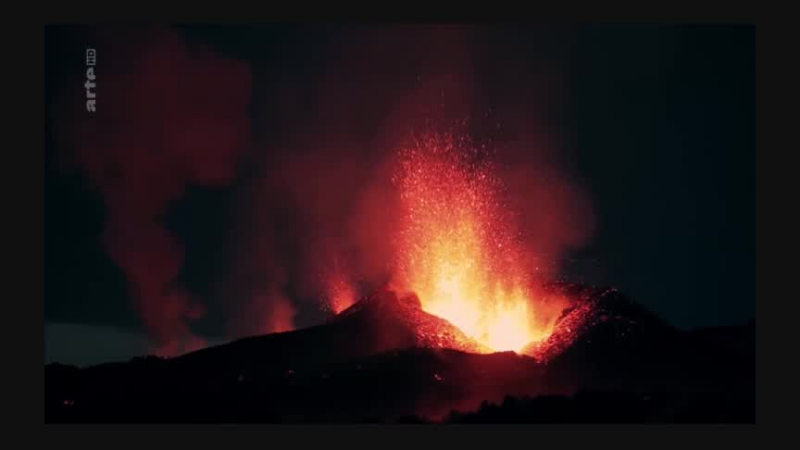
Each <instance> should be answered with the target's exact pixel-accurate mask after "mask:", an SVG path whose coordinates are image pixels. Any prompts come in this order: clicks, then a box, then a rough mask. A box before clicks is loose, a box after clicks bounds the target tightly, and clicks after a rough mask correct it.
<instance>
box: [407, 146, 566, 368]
mask: <svg viewBox="0 0 800 450" xmlns="http://www.w3.org/2000/svg"><path fill="white" fill-rule="evenodd" d="M487 157H488V155H487V154H486V152H485V151H483V150H482V149H479V148H476V147H475V146H472V145H470V144H469V143H468V142H466V141H465V140H458V139H456V138H454V137H452V136H449V135H429V136H426V137H425V138H424V139H423V140H422V141H416V145H415V146H413V147H410V148H406V149H403V150H401V151H400V153H399V161H398V165H397V170H396V173H395V174H394V178H393V182H394V183H395V185H396V186H397V187H398V189H399V192H400V199H401V207H402V209H403V212H402V223H401V226H400V231H399V233H398V235H397V236H396V239H395V242H394V244H395V249H396V250H395V251H396V258H397V261H396V274H395V278H394V281H393V283H392V284H393V285H394V286H395V288H396V289H398V290H399V291H402V292H414V293H416V294H417V295H418V297H419V299H420V302H421V304H422V309H423V310H424V311H426V312H428V313H430V314H434V315H436V316H439V317H441V318H443V319H446V320H447V321H449V322H450V323H452V324H453V325H455V326H457V327H458V328H460V329H461V330H462V331H463V332H464V333H465V334H467V335H468V336H470V337H471V338H473V339H475V340H476V341H477V342H479V343H481V344H483V345H484V346H486V347H488V348H490V349H491V350H493V351H508V350H511V351H516V352H519V351H520V350H521V349H522V348H523V347H525V346H526V345H529V344H531V343H534V342H538V341H542V340H544V339H546V338H547V337H548V336H549V335H550V333H551V332H552V328H553V324H554V322H555V319H556V318H557V317H558V314H559V313H560V310H556V308H548V307H546V306H545V303H544V302H538V303H537V297H536V294H535V291H536V289H534V282H535V281H536V280H535V278H534V277H533V276H532V275H531V273H530V272H529V271H528V269H529V267H527V266H526V263H525V260H524V252H523V247H522V245H523V241H522V235H521V233H520V232H519V230H518V229H517V228H516V220H515V213H514V211H513V209H512V208H511V207H510V206H509V205H508V204H507V203H506V202H505V201H504V186H503V183H502V180H501V179H500V178H499V177H498V175H497V173H496V170H495V167H494V165H493V163H492V162H491V161H490V160H488V158H487Z"/></svg>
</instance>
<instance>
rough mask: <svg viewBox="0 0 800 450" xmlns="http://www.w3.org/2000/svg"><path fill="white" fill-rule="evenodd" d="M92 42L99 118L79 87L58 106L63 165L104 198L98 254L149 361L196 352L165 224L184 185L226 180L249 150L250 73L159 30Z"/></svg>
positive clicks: (175, 249)
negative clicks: (149, 344)
mask: <svg viewBox="0 0 800 450" xmlns="http://www.w3.org/2000/svg"><path fill="white" fill-rule="evenodd" d="M91 41H92V42H91V45H95V43H96V46H97V48H96V55H97V56H96V58H97V62H96V66H95V67H94V77H95V83H96V87H95V89H94V92H95V95H96V99H97V101H96V110H95V112H88V111H87V110H86V109H84V95H85V93H84V92H83V91H82V90H80V91H77V92H73V93H71V95H68V96H66V97H65V98H64V99H62V100H63V101H62V103H61V106H62V109H61V110H60V111H59V113H60V116H59V117H58V123H59V125H62V126H61V128H60V130H59V131H60V136H61V147H62V148H63V149H64V150H65V155H64V156H65V157H64V161H65V162H67V163H71V164H72V165H73V167H76V168H77V169H79V170H80V171H82V172H83V173H84V174H85V175H86V177H87V178H88V179H89V180H90V181H91V183H93V184H94V185H95V186H96V187H97V188H98V189H99V190H100V191H101V192H102V195H103V198H104V202H105V206H106V222H105V231H104V234H103V238H102V239H103V245H104V247H105V248H106V250H107V253H108V254H109V255H110V257H111V258H112V259H113V260H114V261H115V262H116V263H117V265H118V266H119V267H120V269H121V270H122V271H123V272H124V274H125V277H126V281H127V283H128V285H129V292H130V293H131V296H132V297H133V300H134V307H135V309H136V310H137V311H138V313H139V314H140V316H141V318H142V322H143V324H144V326H145V327H146V329H147V331H148V333H149V335H150V337H151V339H152V341H153V345H154V352H155V353H158V354H163V355H173V354H176V353H181V352H184V351H189V350H193V349H195V348H198V347H201V346H202V345H204V343H203V340H202V339H201V338H200V337H198V336H196V335H195V334H193V333H192V331H191V329H190V322H191V321H192V320H196V319H199V318H201V317H202V316H203V314H204V307H203V304H202V302H200V301H199V300H198V299H195V298H192V297H191V296H190V295H189V293H188V292H187V290H186V289H185V288H184V287H183V286H181V285H180V283H179V282H178V275H179V273H180V271H181V268H182V266H183V263H184V261H183V257H184V251H183V247H182V243H181V242H180V241H179V240H178V239H176V237H175V236H173V234H172V233H171V232H170V230H169V229H167V227H166V226H165V224H164V217H165V214H166V213H167V211H168V208H169V206H170V204H171V203H173V202H176V201H178V200H179V199H180V198H181V197H182V195H183V193H184V190H185V189H186V187H187V186H188V185H190V184H196V185H207V186H222V185H225V184H227V183H230V182H231V181H232V180H233V179H234V177H235V175H236V163H237V160H238V157H239V155H240V153H241V152H242V151H243V150H245V149H246V148H247V147H248V145H249V118H248V115H247V114H248V111H247V106H248V103H249V101H250V82H251V79H250V70H249V68H248V66H247V65H246V64H244V63H242V62H239V61H233V60H229V59H224V58H222V57H220V56H218V55H217V54H215V53H214V52H213V51H211V50H209V49H205V48H196V47H190V46H188V45H187V43H186V42H185V41H184V40H183V39H182V38H181V37H180V36H178V35H176V34H174V33H172V32H170V31H165V30H127V31H121V30H117V31H114V32H113V33H108V34H102V35H100V36H97V39H92V40H91ZM76 58H82V54H81V55H76ZM82 75H83V74H81V76H82ZM76 85H78V86H81V85H82V82H79V83H76Z"/></svg>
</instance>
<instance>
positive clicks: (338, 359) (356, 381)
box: [45, 284, 755, 423]
mask: <svg viewBox="0 0 800 450" xmlns="http://www.w3.org/2000/svg"><path fill="white" fill-rule="evenodd" d="M551 288H552V289H557V290H561V291H562V292H564V293H565V294H566V295H569V296H570V298H573V299H574V305H573V306H572V307H571V308H569V309H567V310H565V311H564V313H563V314H562V316H561V318H560V320H559V322H558V323H557V325H556V328H555V331H554V332H553V334H552V335H551V336H550V338H549V339H548V340H547V341H545V342H544V343H539V344H537V345H530V346H528V347H527V348H525V349H524V350H523V351H522V352H521V354H519V355H518V354H516V353H514V352H504V353H490V352H489V350H488V349H486V348H484V347H483V346H481V345H480V344H479V343H477V342H475V341H474V340H472V339H470V338H469V337H468V336H466V335H464V333H462V332H461V331H460V330H459V329H458V328H456V327H454V326H453V325H451V324H450V323H448V322H447V321H445V320H443V319H441V318H439V317H436V316H433V315H430V314H427V313H425V312H424V311H422V309H421V308H420V303H419V300H418V299H416V297H414V296H413V295H412V296H409V297H405V298H398V297H397V296H396V295H395V294H394V293H392V292H388V291H381V292H378V293H376V294H374V295H372V296H370V297H368V298H365V299H363V300H361V301H359V302H358V303H356V304H355V305H353V306H352V307H350V308H349V309H347V310H345V311H343V312H342V313H340V314H339V315H337V316H335V317H333V318H332V319H331V320H330V321H328V322H327V323H325V324H322V325H319V326H315V327H311V328H306V329H301V330H296V331H292V332H286V333H279V334H271V335H265V336H256V337H251V338H246V339H241V340H238V341H234V342H231V343H228V344H224V345H220V346H217V347H211V348H207V349H204V350H200V351H197V352H194V353H190V354H187V355H184V356H181V357H177V358H173V359H161V358H156V357H146V358H137V359H134V360H132V361H129V362H123V363H111V364H103V365H99V366H93V367H87V368H83V369H78V368H75V367H70V366H63V365H59V364H52V365H48V366H46V367H45V420H46V422H91V423H109V422H112V423H142V422H145V423H163V422H168V423H186V422H189V423H247V422H285V423H309V422H311V423H347V422H360V423H363V422H397V421H411V422H426V421H437V422H442V421H445V422H465V423H475V422H498V421H499V422H607V421H617V422H641V421H653V422H675V421H688V422H752V421H754V414H755V400H754V391H755V353H754V341H755V326H754V325H750V326H746V327H730V328H724V329H708V330H700V331H694V332H682V331H679V330H677V329H674V328H672V327H670V326H668V325H667V324H665V323H663V322H662V321H661V320H659V319H658V318H657V317H655V316H654V315H652V314H651V313H649V312H648V311H646V310H644V309H643V308H641V307H640V306H639V305H637V304H636V303H635V302H633V301H631V300H630V299H628V298H626V297H625V296H623V295H622V294H620V293H619V292H617V291H615V290H613V289H601V288H593V287H585V286H576V285H568V284H560V285H553V286H551ZM733 344H736V345H733ZM495 403H496V405H495ZM457 411H460V412H457ZM469 411H474V412H472V413H470V412H469Z"/></svg>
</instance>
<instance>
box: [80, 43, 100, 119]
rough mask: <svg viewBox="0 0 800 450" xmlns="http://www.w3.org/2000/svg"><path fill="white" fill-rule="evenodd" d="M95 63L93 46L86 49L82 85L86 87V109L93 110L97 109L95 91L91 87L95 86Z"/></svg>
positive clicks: (95, 52) (95, 57)
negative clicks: (84, 80) (83, 81)
mask: <svg viewBox="0 0 800 450" xmlns="http://www.w3.org/2000/svg"><path fill="white" fill-rule="evenodd" d="M95 64H97V51H95V49H93V48H87V49H86V83H84V84H83V87H84V88H86V110H87V111H89V112H95V111H96V110H97V98H96V97H97V92H95V91H94V90H93V89H95V88H96V87H97V83H95V78H96V75H95V73H94V66H95Z"/></svg>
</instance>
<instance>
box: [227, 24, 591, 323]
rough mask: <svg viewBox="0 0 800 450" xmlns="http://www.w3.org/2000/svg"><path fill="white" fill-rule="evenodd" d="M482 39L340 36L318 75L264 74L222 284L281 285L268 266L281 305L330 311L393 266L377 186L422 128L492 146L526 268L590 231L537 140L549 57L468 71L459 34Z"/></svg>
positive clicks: (550, 260) (396, 214)
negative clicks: (249, 174)
mask: <svg viewBox="0 0 800 450" xmlns="http://www.w3.org/2000/svg"><path fill="white" fill-rule="evenodd" d="M485 32H486V30H475V29H470V28H462V27H391V28H385V29H371V28H362V29H353V30H350V31H347V32H343V33H341V34H340V35H338V36H337V38H336V39H332V40H331V41H330V42H329V47H328V49H329V53H328V54H327V55H326V57H325V58H324V60H323V61H322V62H321V64H320V67H321V68H322V70H320V71H319V72H318V73H315V74H314V75H313V76H309V78H303V79H301V80H299V81H298V80H294V79H291V78H286V77H284V78H277V77H276V80H275V81H274V83H273V84H272V85H271V86H270V87H269V88H268V89H267V90H266V92H265V94H264V97H261V98H256V99H254V101H256V102H258V103H259V104H260V105H261V106H262V108H263V110H264V112H263V114H264V115H265V116H268V117H270V120H271V121H272V122H271V123H270V130H271V131H270V132H269V133H266V134H265V136H264V137H263V139H261V142H260V143H259V147H260V148H259V149H258V150H257V152H256V154H255V158H256V163H255V164H254V167H256V170H255V172H256V173H257V174H256V175H254V179H253V180H252V182H251V183H250V185H249V186H250V187H249V188H248V189H247V192H246V193H245V195H246V196H247V198H248V199H247V201H246V203H245V205H246V206H245V207H244V211H241V212H240V214H242V217H241V221H242V222H243V223H245V225H244V227H245V229H246V231H244V232H242V233H241V234H240V235H239V236H238V241H237V242H238V243H237V244H235V245H234V247H237V248H242V249H246V250H242V252H246V254H241V255H240V256H239V257H238V258H237V261H235V262H234V264H235V265H237V267H238V269H237V270H236V272H238V274H235V275H234V277H233V278H234V279H235V280H236V281H235V282H232V283H230V286H231V289H237V288H238V289H241V286H242V285H243V284H246V283H251V282H250V280H251V279H252V277H253V276H256V275H254V274H258V275H257V276H256V278H258V279H261V280H275V279H283V276H275V275H274V273H273V272H272V270H273V269H274V270H276V271H277V270H280V271H281V272H282V273H284V274H285V275H286V276H287V278H288V279H291V280H293V281H294V287H293V288H291V287H290V286H289V284H292V283H285V282H281V283H282V284H281V288H280V291H281V293H282V296H283V297H287V296H288V297H293V295H296V296H298V297H302V298H316V299H318V307H319V308H320V309H326V310H331V309H332V310H334V311H335V310H337V309H340V308H341V307H342V306H341V305H347V304H349V303H350V302H351V299H352V298H358V297H360V296H363V295H366V294H369V292H365V291H363V290H369V289H374V288H375V287H377V286H380V285H383V284H384V283H386V282H387V281H388V280H390V279H391V278H392V276H393V275H395V271H396V269H397V268H396V267H395V263H396V260H397V258H396V256H397V255H396V254H395V253H396V252H395V250H396V249H394V248H393V247H392V245H391V243H392V239H393V236H396V235H397V233H398V232H399V228H400V227H401V225H402V220H403V217H402V211H403V209H402V202H401V199H400V193H399V192H398V190H397V186H394V185H392V183H391V177H392V173H393V171H394V170H395V169H396V165H395V164H396V154H397V151H398V150H400V149H401V148H404V147H406V146H407V145H408V144H409V142H411V140H412V139H413V137H414V136H424V135H426V134H427V133H428V132H433V133H439V132H446V133H447V132H452V133H453V134H454V135H461V136H471V135H472V134H473V132H475V134H477V135H479V136H477V139H476V141H478V145H481V144H484V143H485V144H487V146H489V147H491V148H492V156H493V158H494V160H495V162H496V163H497V164H496V169H497V171H496V176H497V177H499V178H500V179H502V180H503V182H504V184H505V186H506V188H507V190H508V191H509V192H508V202H509V208H510V209H513V211H514V212H516V213H517V216H519V217H517V220H518V221H519V228H521V230H522V232H523V234H524V235H525V238H526V240H525V242H524V244H523V246H522V248H521V249H520V253H521V255H520V259H522V260H523V261H524V262H523V263H522V264H524V265H525V266H526V267H525V269H526V272H527V273H530V274H532V275H537V274H538V275H541V276H542V277H550V276H553V275H555V274H556V273H557V271H558V265H559V261H560V259H561V258H562V257H563V255H564V252H566V251H568V250H569V249H570V248H573V247H578V246H580V245H581V244H583V243H584V242H585V240H586V239H587V238H588V237H589V236H590V234H591V224H592V212H591V208H590V205H589V202H588V201H587V200H586V198H585V196H584V194H583V193H582V191H581V189H580V186H579V185H577V184H575V183H574V182H573V177H572V176H571V175H570V174H569V173H568V172H567V171H565V170H564V168H563V167H564V161H562V160H561V159H559V158H558V156H559V153H560V151H561V146H560V145H559V143H558V141H557V140H556V139H555V137H557V136H550V135H546V134H545V133H543V132H542V130H546V129H549V128H550V127H549V126H548V123H547V122H546V121H545V120H543V117H546V114H545V113H546V112H548V111H553V108H552V106H553V104H554V103H557V102H558V91H559V86H558V84H557V83H555V82H554V81H556V80H557V79H558V74H557V73H556V74H553V73H554V72H553V69H555V64H550V62H549V61H542V65H541V67H536V68H534V70H532V69H531V67H529V66H530V65H533V64H534V63H532V62H531V61H530V59H529V60H526V61H522V62H521V61H519V60H518V59H519V58H517V59H515V58H514V55H513V54H510V55H509V59H508V61H507V63H506V64H504V65H503V66H500V67H497V66H496V65H491V66H488V65H484V64H482V63H481V58H483V57H485V56H487V55H485V54H484V52H485V51H486V48H484V47H482V46H479V45H475V42H478V40H474V39H473V38H474V37H475V34H480V33H485ZM517 56H520V55H517ZM523 59H524V58H523ZM478 67H484V69H482V70H483V72H481V71H479V70H478V69H477V68H478ZM485 67H491V69H489V70H488V72H490V73H486V72H487V69H485ZM520 73H536V74H537V75H536V77H535V78H531V79H524V78H523V77H521V76H520V75H519V74H520ZM548 74H550V76H547V75H548ZM486 86H490V87H491V88H486ZM498 86H499V87H501V88H502V89H501V91H497V92H496V90H497V87H498ZM492 89H494V91H493V90H492ZM556 111H557V110H556ZM484 138H486V139H484ZM286 230H291V231H288V232H287V231H286ZM253 242H257V243H261V242H271V243H272V244H270V245H261V244H256V245H255V246H253V245H251V243H253ZM278 244H280V245H278ZM278 268H279V269H278ZM241 273H248V274H250V275H248V276H246V277H242V276H241ZM265 283H266V284H267V285H270V286H271V285H273V284H274V283H273V281H266V282H265ZM362 289H363V290H362Z"/></svg>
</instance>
